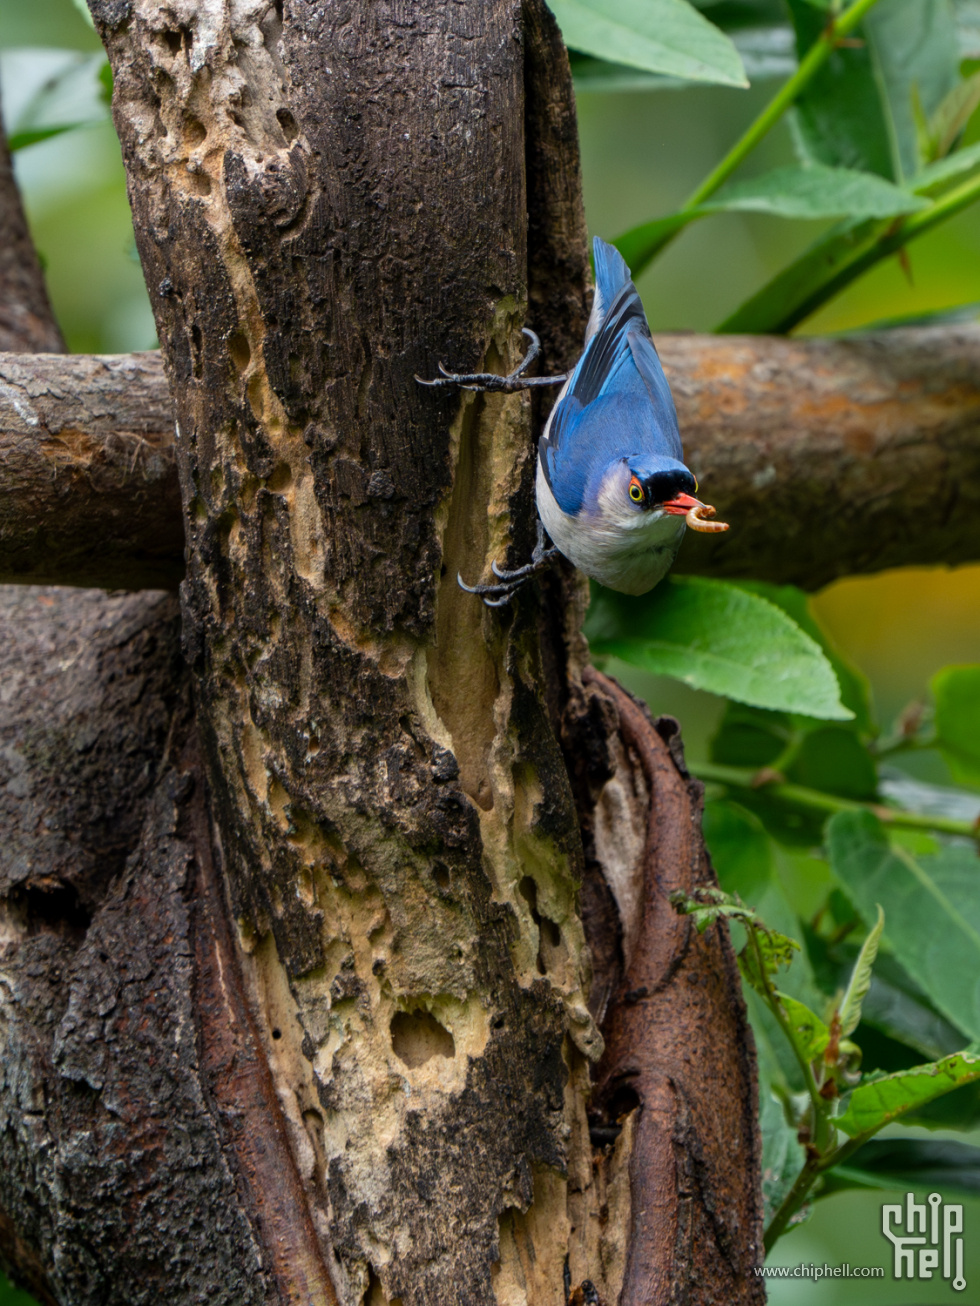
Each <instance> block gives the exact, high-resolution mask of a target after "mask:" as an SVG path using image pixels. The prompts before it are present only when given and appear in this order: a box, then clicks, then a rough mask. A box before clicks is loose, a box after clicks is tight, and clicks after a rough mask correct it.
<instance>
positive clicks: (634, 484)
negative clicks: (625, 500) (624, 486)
mask: <svg viewBox="0 0 980 1306" xmlns="http://www.w3.org/2000/svg"><path fill="white" fill-rule="evenodd" d="M630 498H631V499H632V500H633V502H634V503H642V502H643V486H642V485H641V484H640V482H639V481H638V480H637V479H636V477H635V476H634V477H633V479H632V480H631V481H630Z"/></svg>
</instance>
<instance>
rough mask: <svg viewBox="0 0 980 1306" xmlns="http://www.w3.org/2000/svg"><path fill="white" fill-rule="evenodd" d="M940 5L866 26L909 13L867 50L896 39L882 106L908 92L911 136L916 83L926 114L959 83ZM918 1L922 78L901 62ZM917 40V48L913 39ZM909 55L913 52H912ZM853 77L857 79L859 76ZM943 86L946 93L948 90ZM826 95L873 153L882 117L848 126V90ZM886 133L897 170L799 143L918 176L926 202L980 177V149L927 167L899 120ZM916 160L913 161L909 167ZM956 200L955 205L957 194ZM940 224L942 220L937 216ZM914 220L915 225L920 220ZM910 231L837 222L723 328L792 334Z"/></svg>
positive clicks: (906, 6) (848, 130) (858, 145)
mask: <svg viewBox="0 0 980 1306" xmlns="http://www.w3.org/2000/svg"><path fill="white" fill-rule="evenodd" d="M791 3H792V4H793V5H794V6H795V8H794V15H796V13H797V10H799V11H800V12H802V11H804V10H805V11H806V15H809V16H810V17H809V18H807V19H806V21H808V22H809V21H811V20H812V15H813V10H811V9H809V7H808V6H805V5H804V4H803V3H802V0H791ZM940 3H941V0H891V2H890V3H889V4H888V5H879V6H878V7H877V9H876V10H873V11H872V13H871V15H869V19H868V20H866V22H867V21H870V19H871V18H874V17H875V15H876V14H877V15H878V17H880V16H881V14H882V13H883V12H884V11H886V10H887V11H891V10H893V9H900V10H902V11H903V13H902V14H901V15H899V17H900V18H901V22H898V21H896V24H895V26H894V28H892V27H886V28H882V29H881V30H880V31H878V29H876V32H877V33H878V34H877V35H876V36H875V37H874V38H873V39H872V38H870V37H869V46H868V49H869V50H874V51H875V59H876V60H878V59H879V53H878V48H879V44H881V43H882V42H884V43H885V44H887V43H888V42H890V41H892V42H893V44H894V48H892V47H891V46H889V49H890V50H891V53H890V54H889V55H888V59H890V60H891V63H890V64H889V67H890V68H891V69H892V73H890V74H888V77H890V78H891V80H890V81H888V77H886V74H885V73H884V72H883V73H882V74H881V75H882V77H883V78H884V79H885V80H886V81H888V86H889V87H890V90H889V91H888V93H887V94H885V92H884V91H883V92H882V93H883V95H884V96H885V99H884V100H883V101H882V103H885V101H887V102H888V104H889V105H892V100H891V99H889V96H891V95H892V94H893V93H896V92H895V88H896V87H898V86H904V87H905V89H906V91H907V93H908V97H909V101H908V102H909V108H908V115H907V122H908V124H911V125H910V126H909V131H910V132H911V136H912V137H913V138H914V135H915V124H914V117H913V114H912V108H911V104H912V100H911V95H912V90H911V88H912V86H913V85H915V86H918V87H919V90H920V95H921V92H922V88H923V86H926V85H929V86H931V87H932V90H931V92H930V95H931V96H935V97H937V98H936V99H935V103H934V102H933V100H932V99H930V98H929V96H926V95H921V99H922V102H923V105H924V106H925V108H926V109H930V110H931V109H932V108H935V106H936V105H937V104H938V103H939V102H940V101H941V100H942V99H943V98H944V96H945V94H946V93H947V91H948V90H949V89H950V88H951V86H952V85H954V84H955V78H954V80H953V81H952V82H949V85H948V86H947V85H946V83H947V80H948V78H947V74H946V73H944V72H943V67H944V64H943V60H944V59H945V57H946V56H945V55H943V54H942V50H943V49H945V48H946V44H947V40H946V36H944V35H943V32H944V31H945V30H946V29H945V27H944V23H945V19H943V17H942V15H939V17H938V18H937V17H936V6H937V5H939V4H940ZM919 4H921V5H923V6H924V8H923V9H922V12H921V14H920V15H919V20H921V21H919V30H920V32H921V33H925V36H924V37H923V40H924V41H925V44H924V46H923V49H922V51H921V52H919V53H920V54H921V59H922V67H923V69H924V70H925V71H924V73H923V75H922V76H921V77H919V76H918V73H917V71H916V70H917V67H918V65H917V64H916V62H915V59H914V58H913V59H912V60H911V62H910V63H907V64H906V65H903V64H902V59H903V58H904V57H905V56H904V55H903V53H902V48H903V47H902V46H901V41H900V40H899V39H898V38H899V37H902V34H903V32H904V33H905V36H904V37H903V39H905V38H908V32H909V31H913V30H914V29H915V23H914V22H913V21H912V19H914V18H915V14H914V13H913V12H912V9H914V6H916V5H919ZM910 6H912V9H910ZM910 14H911V17H910ZM947 35H948V33H947ZM926 36H927V37H928V38H929V39H928V40H926ZM909 39H911V38H909ZM876 42H877V43H878V44H876ZM911 43H912V45H914V40H912V42H911ZM882 48H884V46H882ZM858 53H860V52H859V51H850V50H837V51H836V52H835V53H834V55H833V56H832V58H831V60H830V62H829V63H828V65H827V68H825V70H824V72H825V73H826V72H827V71H828V70H829V69H832V68H834V67H836V65H835V62H834V61H835V60H840V59H844V58H845V56H849V55H852V54H858ZM905 53H906V54H908V50H906V51H905ZM882 57H884V56H882ZM910 57H911V56H910ZM869 58H870V55H869ZM876 66H877V65H876ZM896 70H897V71H896ZM839 71H840V70H839ZM954 71H955V70H954ZM850 75H851V74H849V73H847V72H846V69H845V70H844V71H841V72H840V77H841V79H843V81H844V82H846V81H847V77H849V76H850ZM854 75H855V76H857V74H854ZM866 75H869V74H861V76H866ZM875 75H877V74H875ZM819 82H820V79H819V77H818V78H817V79H815V81H814V83H813V85H814V86H817V84H818V83H819ZM855 85H857V83H855ZM883 85H884V82H883ZM944 86H945V87H946V90H943V87H944ZM818 89H819V88H818ZM814 94H816V91H814ZM821 96H822V98H821V99H820V105H821V106H822V108H821V112H824V113H825V114H826V115H827V116H828V120H829V121H830V123H831V124H832V125H833V124H835V123H836V125H837V127H839V128H840V130H841V131H842V132H844V134H845V135H846V136H847V139H848V140H849V141H851V142H852V143H853V144H854V148H855V149H856V150H857V151H858V155H860V152H861V149H862V148H864V147H867V149H868V150H871V149H872V145H873V143H874V141H875V139H877V138H876V136H875V132H876V128H875V127H874V121H875V120H874V118H873V115H872V116H870V117H869V112H870V111H869V110H868V108H867V106H866V105H863V104H860V105H858V106H857V107H856V108H855V111H854V113H853V115H852V118H851V120H850V125H849V126H848V124H847V122H846V121H845V120H846V119H847V105H848V103H849V102H848V100H847V95H846V94H845V93H844V91H843V90H842V89H841V87H840V86H836V85H835V84H834V83H833V82H831V83H829V84H828V86H827V87H825V88H824V90H823V91H821ZM896 103H897V102H896ZM892 107H894V105H892ZM801 112H802V110H801ZM903 113H904V110H903ZM889 114H891V110H889ZM903 120H904V119H903ZM886 134H888V136H889V140H890V141H891V142H892V145H891V146H890V147H889V148H890V149H891V150H892V156H893V160H895V166H894V167H891V168H887V167H884V165H882V163H881V161H880V159H877V158H875V159H873V158H871V157H870V156H867V157H863V162H862V157H855V154H854V151H851V152H850V153H849V152H848V151H846V150H844V149H843V147H842V148H840V149H832V148H830V146H829V145H828V146H827V148H826V149H823V150H822V151H821V150H814V149H809V148H806V143H805V141H804V140H803V137H801V138H800V139H801V142H802V144H803V148H802V149H801V153H802V156H803V158H804V159H812V160H814V161H818V162H823V163H830V164H837V165H840V166H852V167H853V166H861V167H863V168H864V169H865V170H866V171H870V172H880V173H883V175H887V176H890V177H892V178H894V179H898V180H902V179H903V178H905V177H911V178H912V180H911V181H910V182H909V183H908V188H909V189H910V190H911V191H912V192H913V193H914V194H916V195H919V196H920V197H925V198H931V197H933V196H936V195H938V194H941V193H945V192H946V191H948V190H949V189H950V188H951V187H952V186H954V185H962V186H966V183H967V181H968V180H969V179H970V178H971V177H972V175H973V174H974V173H975V172H976V170H977V167H978V166H980V157H978V156H977V154H976V153H975V147H972V146H971V147H969V148H968V149H966V150H963V151H962V152H961V154H960V155H959V156H958V155H955V154H954V155H952V156H951V157H950V158H949V159H944V160H941V161H940V162H939V163H935V164H932V165H930V166H929V167H926V168H921V169H920V168H919V164H918V157H917V155H916V156H915V158H914V159H912V156H911V154H910V148H911V147H910V144H909V139H906V137H903V138H902V139H901V140H900V139H899V125H897V123H896V121H895V120H894V115H891V116H888V131H887V133H886ZM906 136H907V133H906ZM879 145H880V142H879ZM878 148H879V147H878V146H875V147H874V149H875V150H878ZM872 153H874V150H872ZM900 159H904V160H905V162H902V164H901V171H898V170H897V169H898V161H899V160H900ZM910 159H911V160H912V161H911V162H909V160H910ZM973 198H975V197H974V195H973V193H972V190H969V189H967V190H966V191H965V192H964V193H963V195H962V196H961V197H960V199H959V203H958V204H957V205H953V204H952V203H950V205H947V206H945V207H943V208H942V209H941V210H939V213H940V214H942V215H944V216H947V215H948V216H952V214H953V213H954V212H958V211H959V209H960V208H961V207H964V206H965V205H966V204H968V203H971V202H972V200H973ZM950 199H951V201H952V197H950ZM938 220H939V215H938V214H937V221H938ZM912 221H913V223H914V219H913V220H912ZM925 230H928V226H926V225H925V224H923V223H921V222H920V223H919V224H918V225H917V226H915V231H914V234H921V233H922V232H923V231H925ZM903 231H904V226H903V225H900V226H899V227H898V228H897V229H896V228H895V225H894V223H893V222H889V221H887V220H885V219H876V218H848V219H846V220H845V221H843V222H840V223H838V224H837V225H835V226H834V227H832V228H831V229H830V230H829V231H828V232H825V233H824V235H822V236H820V237H819V238H818V239H817V240H816V241H815V242H814V243H813V244H812V245H811V246H810V247H809V249H807V250H805V251H804V252H803V254H801V255H800V257H799V258H797V259H796V260H795V261H794V262H793V263H791V264H790V265H789V266H788V267H786V268H784V269H783V270H782V271H781V272H779V273H777V275H776V276H775V277H773V278H772V280H771V281H769V282H768V283H767V284H766V285H765V286H763V287H762V288H761V289H760V290H758V291H756V293H755V294H754V295H752V296H751V297H750V298H749V299H748V300H746V301H745V303H743V304H742V305H740V306H739V308H737V309H736V310H735V312H734V313H732V314H731V315H730V316H729V317H727V318H726V319H725V321H724V322H722V323H721V324H720V325H719V326H718V327H717V328H716V330H718V331H719V332H723V333H754V334H762V333H766V332H786V331H791V330H792V329H793V327H795V326H797V325H799V323H800V322H802V321H804V320H805V319H806V318H807V317H809V316H810V314H811V313H814V312H816V310H817V309H818V308H820V307H821V306H822V305H823V304H825V303H826V302H827V301H828V300H829V299H832V298H833V296H834V295H836V294H838V293H839V292H840V291H841V290H843V289H844V288H845V287H846V286H848V285H849V284H850V283H851V282H852V281H853V280H855V279H856V278H857V277H858V276H860V275H861V274H862V273H864V272H866V271H867V270H868V269H869V268H870V267H873V266H874V264H875V263H877V262H879V261H880V260H881V259H883V258H887V257H888V256H889V255H891V254H893V253H894V252H895V251H896V249H897V248H900V247H901V244H902V237H903Z"/></svg>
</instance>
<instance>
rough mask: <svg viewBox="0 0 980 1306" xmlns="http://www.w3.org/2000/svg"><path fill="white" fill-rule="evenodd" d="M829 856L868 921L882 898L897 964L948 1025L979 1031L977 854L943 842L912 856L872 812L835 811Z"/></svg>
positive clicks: (979, 876)
mask: <svg viewBox="0 0 980 1306" xmlns="http://www.w3.org/2000/svg"><path fill="white" fill-rule="evenodd" d="M827 841H828V845H829V849H830V861H831V865H832V867H833V869H834V872H835V874H836V875H837V876H838V877H839V878H840V879H841V881H842V882H843V884H844V885H845V887H846V889H847V892H848V894H849V895H850V896H851V898H852V899H853V901H854V903H855V905H856V906H857V908H858V910H859V911H860V912H861V914H862V915H863V916H864V918H865V920H866V921H870V920H872V919H873V918H874V916H875V914H876V911H877V904H878V903H880V904H881V906H882V908H883V910H884V913H885V919H886V922H887V925H886V930H885V937H886V938H887V939H888V941H889V943H890V944H891V945H892V947H893V949H894V951H895V952H896V954H897V955H898V956H899V957H900V958H901V962H902V965H903V966H904V968H905V969H906V970H907V971H908V973H909V974H910V975H911V976H912V978H913V979H914V980H915V981H916V982H917V983H918V984H919V985H921V987H922V988H923V989H924V991H925V992H926V994H927V995H928V997H929V998H930V999H931V1001H932V1002H933V1003H934V1004H935V1006H936V1007H937V1008H938V1010H939V1011H941V1012H942V1013H943V1014H944V1015H945V1016H946V1017H947V1018H948V1019H949V1020H951V1021H952V1022H953V1024H954V1025H956V1026H958V1027H959V1028H960V1029H962V1030H964V1031H965V1032H966V1033H967V1034H968V1035H969V1036H970V1037H972V1038H978V1037H980V895H978V894H977V884H978V881H980V859H978V858H977V855H976V852H975V851H974V850H973V849H972V848H961V847H946V848H944V849H943V851H942V852H940V853H937V854H936V855H935V856H931V857H919V858H915V857H913V856H912V854H911V853H909V852H907V851H906V850H905V849H904V848H899V847H894V846H892V845H891V844H889V842H888V839H887V836H886V834H885V830H884V827H883V826H882V824H881V822H880V821H878V820H877V819H876V818H875V817H874V816H872V815H871V813H870V812H839V813H838V814H837V815H836V816H833V817H832V818H831V820H830V822H829V824H828V826H827Z"/></svg>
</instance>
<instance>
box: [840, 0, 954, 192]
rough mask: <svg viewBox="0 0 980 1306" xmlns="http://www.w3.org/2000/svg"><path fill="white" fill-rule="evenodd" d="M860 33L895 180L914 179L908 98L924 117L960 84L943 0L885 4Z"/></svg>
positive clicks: (912, 119)
mask: <svg viewBox="0 0 980 1306" xmlns="http://www.w3.org/2000/svg"><path fill="white" fill-rule="evenodd" d="M863 31H864V35H865V37H866V39H867V42H868V48H869V52H870V55H871V58H872V61H873V64H874V73H875V78H876V80H877V82H878V85H879V87H880V88H881V99H882V108H883V112H884V116H885V122H886V124H887V128H888V134H889V138H890V141H891V151H892V158H893V168H894V171H893V173H892V176H893V177H894V179H895V180H896V181H899V182H900V181H902V180H904V179H905V178H908V177H913V176H914V175H915V174H916V173H917V172H918V170H919V167H920V165H921V164H922V163H923V162H926V160H924V159H920V157H919V148H918V138H917V133H916V127H915V112H914V108H913V103H914V101H913V95H914V96H915V97H916V98H917V100H918V103H919V104H920V105H921V107H922V111H923V112H924V114H925V115H926V116H927V118H930V119H931V118H932V116H933V115H934V114H935V113H936V112H937V111H938V110H939V109H940V107H941V105H942V104H943V102H944V101H945V100H946V98H947V96H948V95H949V94H950V92H951V91H953V90H954V89H955V87H956V86H957V84H958V83H959V81H960V75H959V63H960V56H959V49H958V48H957V44H956V27H955V24H954V22H953V12H952V6H951V5H950V4H949V3H948V0H889V2H888V4H879V5H876V6H875V7H874V9H872V10H871V12H870V13H869V14H868V16H867V18H865V20H864V23H863Z"/></svg>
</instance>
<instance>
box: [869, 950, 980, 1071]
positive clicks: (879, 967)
mask: <svg viewBox="0 0 980 1306" xmlns="http://www.w3.org/2000/svg"><path fill="white" fill-rule="evenodd" d="M861 1019H862V1021H863V1022H864V1024H865V1025H870V1026H872V1028H874V1029H877V1030H879V1031H880V1032H881V1033H882V1034H886V1035H887V1036H888V1037H889V1038H892V1039H895V1040H896V1041H898V1042H900V1043H904V1044H905V1046H906V1047H909V1048H912V1049H914V1050H915V1052H917V1053H918V1055H919V1056H924V1057H929V1058H930V1059H932V1060H935V1059H936V1058H938V1057H943V1056H947V1055H948V1054H949V1053H950V1052H957V1051H958V1050H959V1049H960V1048H961V1047H962V1046H963V1042H964V1038H965V1035H964V1034H963V1032H962V1030H959V1029H957V1028H956V1026H955V1025H952V1024H950V1022H949V1021H948V1020H946V1018H945V1017H944V1016H941V1015H940V1014H939V1012H938V1011H936V1009H935V1007H934V1006H933V1005H932V1003H931V1002H930V1001H929V999H928V998H927V997H926V995H925V994H924V993H923V992H922V990H921V989H920V988H919V986H918V985H917V984H916V983H915V981H914V980H913V979H912V978H911V976H910V975H908V974H907V973H906V971H905V970H904V969H903V967H902V966H901V965H900V964H899V962H898V960H897V959H896V958H895V957H892V956H890V955H888V954H884V955H879V956H878V959H877V962H876V964H875V973H874V975H873V976H872V977H871V987H870V989H869V990H868V993H867V996H866V997H865V999H864V1005H863V1007H862V1009H861Z"/></svg>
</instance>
